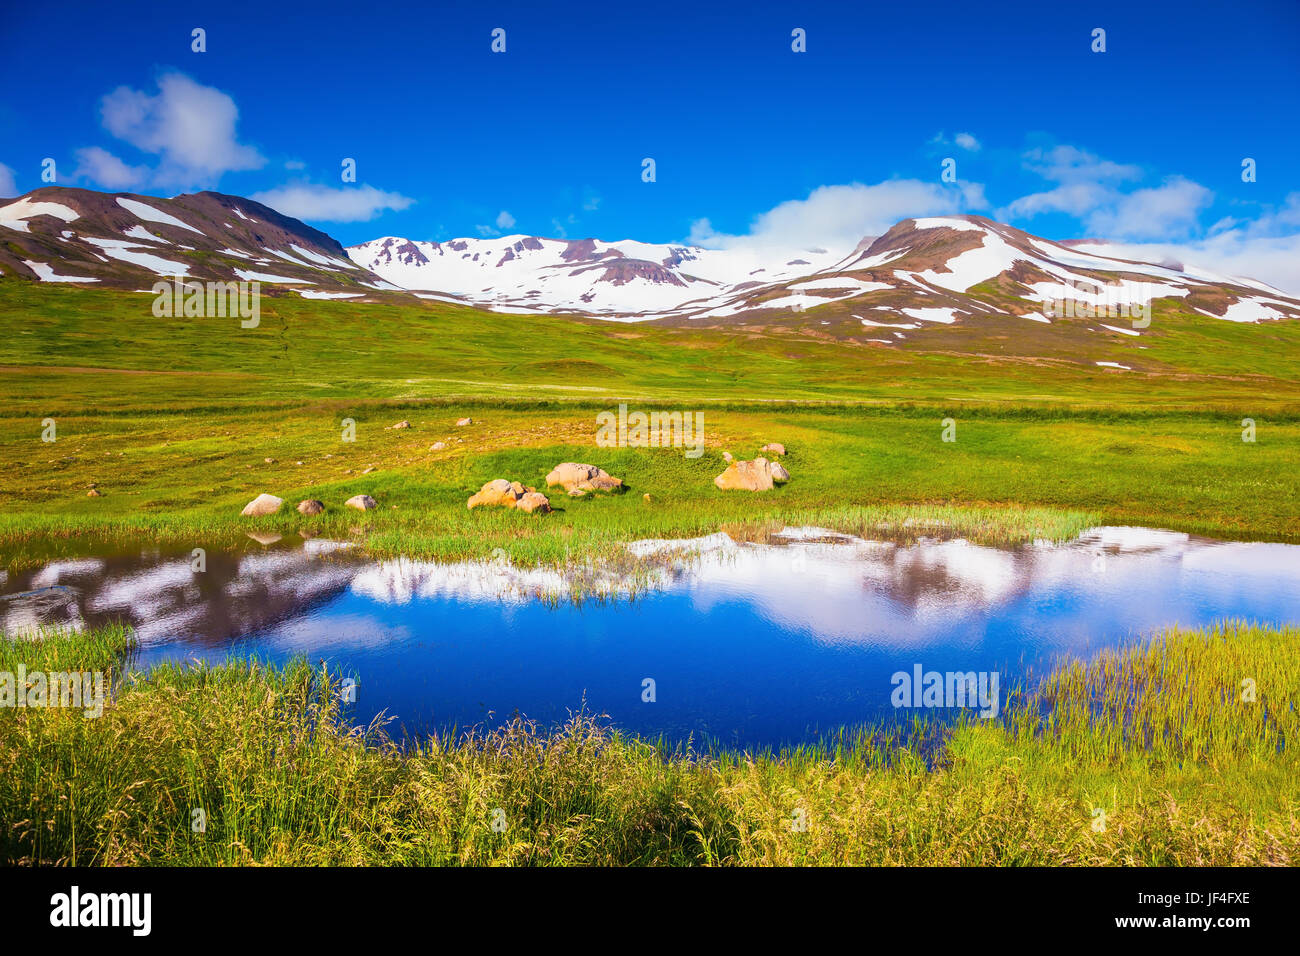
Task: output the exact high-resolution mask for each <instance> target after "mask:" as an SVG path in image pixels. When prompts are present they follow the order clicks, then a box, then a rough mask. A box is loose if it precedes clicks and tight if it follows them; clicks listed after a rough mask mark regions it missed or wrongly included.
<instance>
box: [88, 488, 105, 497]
mask: <svg viewBox="0 0 1300 956" xmlns="http://www.w3.org/2000/svg"><path fill="white" fill-rule="evenodd" d="M86 497H87V498H99V497H102V496H101V495H100V493H99V489H98V488H91V489H90V490H89V491H87V492H86Z"/></svg>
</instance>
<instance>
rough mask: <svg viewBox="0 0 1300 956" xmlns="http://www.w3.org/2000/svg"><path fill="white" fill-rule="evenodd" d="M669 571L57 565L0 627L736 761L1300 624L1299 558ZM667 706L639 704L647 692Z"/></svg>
mask: <svg viewBox="0 0 1300 956" xmlns="http://www.w3.org/2000/svg"><path fill="white" fill-rule="evenodd" d="M631 550H632V551H633V552H634V553H636V554H639V555H641V556H642V557H646V556H651V555H658V556H659V557H660V558H661V559H662V561H661V562H660V564H659V565H657V566H656V569H655V570H654V571H653V572H652V573H651V576H650V579H649V580H648V581H642V584H647V583H648V584H649V585H650V587H649V590H647V591H645V592H644V593H642V594H641V595H640V596H639V597H637V598H636V599H635V600H629V599H627V598H626V596H625V592H626V590H627V588H628V582H627V581H626V580H620V579H619V578H617V577H616V576H614V575H613V574H612V573H610V574H607V575H605V576H603V577H602V576H599V575H598V576H597V577H596V578H595V579H593V578H592V577H591V575H590V573H588V575H587V577H586V578H585V579H584V581H583V585H584V589H585V590H586V591H587V592H588V593H589V592H590V590H591V586H592V584H593V580H594V582H595V584H596V585H597V586H598V589H600V588H603V589H604V590H606V591H607V592H608V593H609V594H611V595H612V598H611V599H610V600H607V601H600V602H582V603H576V604H575V603H573V602H569V601H566V600H563V599H561V600H559V601H558V602H557V601H554V600H551V601H542V600H538V595H552V596H554V595H557V594H558V595H560V596H561V598H562V597H563V595H564V593H565V590H566V588H567V587H568V586H569V585H570V583H571V582H570V581H569V580H568V579H567V578H566V577H565V576H564V575H562V574H560V573H558V572H556V571H554V570H547V569H519V568H513V567H511V566H509V565H505V564H494V563H484V562H462V563H458V564H435V563H431V562H420V561H411V560H408V559H397V560H389V561H375V560H372V559H367V558H364V557H362V556H360V555H358V554H355V553H353V552H352V550H351V549H350V548H347V547H346V546H343V545H339V544H336V543H333V542H327V541H319V540H310V541H306V542H302V541H298V540H284V541H278V542H271V543H269V544H261V543H257V542H253V541H250V542H249V543H248V544H247V545H246V546H244V548H243V549H240V550H226V551H217V550H209V551H208V552H207V555H206V570H205V571H203V572H201V573H196V572H195V571H194V570H193V569H192V567H191V556H190V553H189V552H184V553H162V552H159V551H156V550H154V551H144V552H141V551H134V552H123V553H114V554H103V555H101V556H97V557H89V558H79V559H74V560H61V561H53V562H51V563H49V564H47V565H45V566H44V567H40V568H37V569H35V570H32V571H29V572H24V573H17V574H14V573H11V574H9V575H7V576H4V577H3V578H0V593H2V594H3V595H6V597H5V598H4V599H3V600H0V626H2V627H4V629H5V630H7V631H10V632H19V633H21V632H23V631H27V630H30V629H31V628H32V627H34V626H36V625H37V624H39V623H61V624H66V625H69V626H93V625H98V624H102V623H106V622H110V621H122V622H126V623H129V624H131V625H132V626H133V627H134V628H135V629H136V631H137V635H138V637H139V639H140V641H141V644H142V649H141V653H140V658H139V659H140V663H141V664H142V665H144V666H148V665H149V664H151V663H153V662H156V661H160V660H164V659H190V658H194V657H198V658H203V659H207V660H213V661H217V660H221V659H223V658H224V657H225V656H227V655H228V654H229V653H231V652H232V651H233V652H237V653H257V654H259V655H261V656H266V657H270V658H272V659H275V660H283V659H285V658H287V657H289V656H292V655H293V654H297V653H305V654H308V655H310V656H311V657H312V658H313V659H315V658H325V659H327V660H329V661H331V662H332V663H333V664H335V665H336V666H339V667H341V668H343V669H346V670H348V671H349V672H351V673H354V674H355V675H356V677H357V679H358V684H359V696H358V701H357V709H356V716H357V718H358V720H368V719H369V717H370V716H372V715H373V714H374V713H376V712H378V711H381V710H386V711H387V712H388V713H389V714H391V715H395V716H396V717H397V719H398V723H399V725H400V726H403V727H405V728H406V729H408V730H410V731H415V732H424V731H428V730H431V729H437V728H442V727H446V726H451V725H457V726H460V727H465V726H468V725H471V724H478V723H483V722H494V721H497V720H500V719H504V718H506V717H509V716H510V715H511V714H513V713H515V712H516V711H518V712H522V713H524V714H527V715H528V716H530V717H533V718H536V719H538V720H541V721H543V722H549V721H555V720H561V719H563V717H564V716H565V714H566V713H567V711H568V710H569V709H573V708H577V707H578V706H580V705H581V704H582V702H583V701H584V700H585V701H586V703H587V706H589V707H590V708H592V709H594V710H596V711H599V712H605V713H608V714H609V715H610V716H611V718H612V719H613V720H614V721H615V723H617V724H619V725H620V726H623V727H625V728H627V729H629V730H632V731H635V732H638V733H642V734H646V735H650V736H659V735H661V734H662V735H665V736H667V737H669V738H672V739H682V738H684V737H686V736H687V735H688V734H693V735H695V737H696V738H697V739H698V738H700V737H701V736H704V737H708V738H710V739H716V740H718V741H720V742H722V743H725V744H732V745H746V746H750V745H767V744H771V745H776V744H780V743H788V742H797V741H802V740H808V739H811V738H814V737H816V736H817V735H819V734H822V733H826V732H831V731H833V730H835V729H837V728H838V727H840V726H843V725H845V724H855V723H861V722H863V721H870V720H876V719H882V718H888V717H891V716H892V715H894V713H895V712H894V711H893V710H892V708H891V706H890V703H889V695H890V691H891V689H892V686H891V683H890V676H891V675H892V674H893V673H894V672H896V671H899V670H908V671H910V670H911V669H912V667H913V666H914V665H916V664H920V665H922V666H923V667H924V668H925V669H926V670H931V669H934V670H940V671H945V670H960V671H993V670H996V671H998V672H1000V674H1001V676H1002V680H1001V686H1002V688H1003V693H1004V695H1005V692H1006V690H1007V689H1009V688H1010V687H1011V685H1012V684H1014V683H1015V682H1016V681H1019V680H1032V679H1033V678H1034V676H1035V675H1036V674H1041V673H1042V672H1043V671H1044V670H1045V669H1046V668H1048V667H1050V666H1051V664H1052V663H1053V662H1054V661H1055V660H1058V659H1060V658H1061V657H1063V656H1066V655H1070V656H1075V657H1082V658H1085V659H1086V658H1088V657H1090V656H1092V655H1093V654H1095V653H1096V652H1097V651H1098V650H1100V649H1101V648H1103V647H1115V646H1121V645H1123V644H1126V643H1129V642H1132V641H1135V640H1141V639H1144V638H1146V637H1149V636H1150V635H1151V633H1152V632H1153V631H1154V630H1156V629H1159V628H1161V627H1164V626H1167V625H1171V624H1175V623H1177V624H1181V625H1184V626H1198V625H1202V624H1207V623H1211V622H1213V621H1216V620H1220V619H1223V618H1227V617H1242V618H1247V619H1251V620H1256V621H1261V622H1266V623H1275V624H1281V623H1287V622H1296V621H1300V547H1297V546H1293V545H1283V544H1263V543H1243V542H1219V541H1212V540H1208V539H1203V538H1196V537H1192V536H1189V535H1185V534H1180V533H1175V532H1168V531H1154V530H1148V529H1141V528H1098V529H1094V530H1092V531H1089V532H1087V533H1085V534H1084V535H1082V536H1081V537H1080V538H1079V539H1077V540H1076V541H1073V542H1070V543H1069V544H1066V545H1060V546H1053V545H1047V544H1034V545H1028V546H1024V547H1019V548H1013V549H998V548H989V547H981V546H977V545H973V544H970V543H968V542H966V541H962V540H954V541H939V540H922V541H920V542H917V543H914V544H896V543H890V542H876V541H865V540H862V539H858V538H852V537H848V536H844V535H838V534H835V533H833V532H828V531H822V530H820V529H787V530H786V531H785V532H783V533H782V534H781V535H780V536H778V537H777V538H776V539H775V540H774V541H773V543H770V544H737V543H735V542H733V541H731V539H729V538H727V537H726V536H725V535H721V534H719V535H711V536H709V537H707V538H701V539H696V540H693V541H689V542H637V543H636V544H634V545H633V546H632V547H631ZM647 677H648V678H652V679H653V680H654V681H655V687H656V695H655V696H656V699H655V701H654V702H653V703H647V702H643V701H642V681H643V679H645V678H647Z"/></svg>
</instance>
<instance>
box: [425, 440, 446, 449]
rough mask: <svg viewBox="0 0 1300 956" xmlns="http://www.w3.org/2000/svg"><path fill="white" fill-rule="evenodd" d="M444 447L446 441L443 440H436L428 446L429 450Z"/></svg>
mask: <svg viewBox="0 0 1300 956" xmlns="http://www.w3.org/2000/svg"><path fill="white" fill-rule="evenodd" d="M446 447H447V443H446V442H445V441H436V442H434V443H433V444H432V445H430V446H429V451H442V450H443V449H444V448H446Z"/></svg>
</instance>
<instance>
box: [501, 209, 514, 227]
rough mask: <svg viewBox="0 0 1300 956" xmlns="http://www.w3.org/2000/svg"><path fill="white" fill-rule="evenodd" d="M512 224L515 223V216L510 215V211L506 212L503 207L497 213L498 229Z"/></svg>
mask: <svg viewBox="0 0 1300 956" xmlns="http://www.w3.org/2000/svg"><path fill="white" fill-rule="evenodd" d="M514 224H515V217H514V216H512V215H510V213H508V212H506V211H505V210H504V209H502V210H501V212H500V213H499V214H498V215H497V228H498V229H509V228H510V227H511V226H513V225H514Z"/></svg>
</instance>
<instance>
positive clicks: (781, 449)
mask: <svg viewBox="0 0 1300 956" xmlns="http://www.w3.org/2000/svg"><path fill="white" fill-rule="evenodd" d="M759 451H769V452H771V453H772V454H774V455H784V454H785V446H784V445H782V444H781V443H780V442H779V441H772V442H768V443H767V444H766V445H764V446H763V447H762V448H760V449H759Z"/></svg>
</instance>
